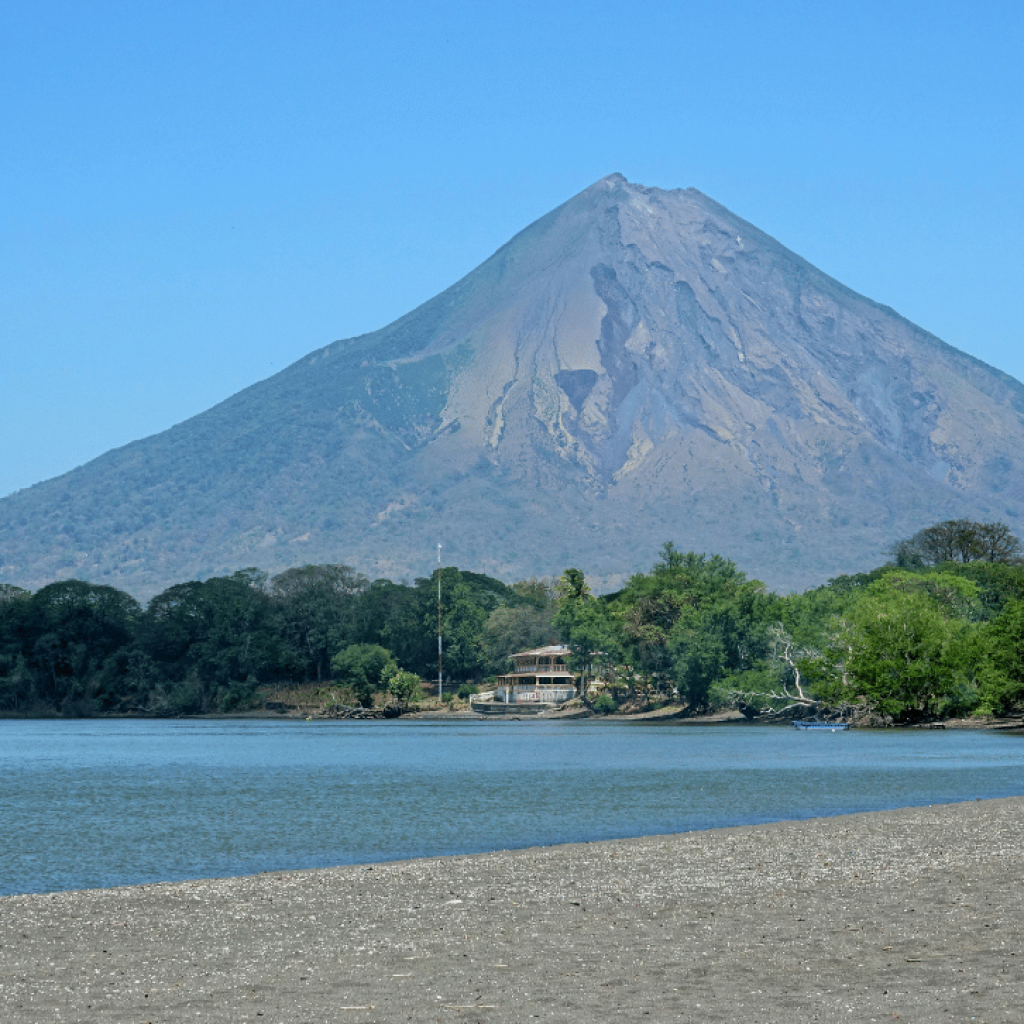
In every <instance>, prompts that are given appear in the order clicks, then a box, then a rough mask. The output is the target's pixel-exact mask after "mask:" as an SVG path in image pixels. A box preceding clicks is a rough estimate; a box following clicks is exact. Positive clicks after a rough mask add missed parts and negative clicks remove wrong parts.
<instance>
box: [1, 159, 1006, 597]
mask: <svg viewBox="0 0 1024 1024" xmlns="http://www.w3.org/2000/svg"><path fill="white" fill-rule="evenodd" d="M1022 459H1024V386H1022V385H1021V384H1020V383H1019V382H1017V381H1016V380H1014V379H1013V378H1011V377H1009V376H1008V375H1006V374H1004V373H1001V372H999V371H998V370H995V369H993V368H991V367H989V366H986V365H985V364H984V363H982V362H980V361H979V360H977V359H974V358H972V357H971V356H968V355H967V354H965V353H963V352H960V351H958V350H957V349H954V348H952V347H951V346H949V345H946V344H945V343H943V342H942V341H940V340H939V339H937V338H935V337H934V336H932V335H930V334H928V333H927V332H925V331H923V330H921V329H920V328H918V327H916V326H914V325H913V324H911V323H909V322H908V321H906V320H904V319H903V318H902V317H899V316H898V315H897V314H895V313H894V312H893V311H892V310H890V309H887V308H886V307H883V306H880V305H878V304H877V303H874V302H872V301H871V300H869V299H866V298H864V297H863V296H860V295H858V294H857V293H855V292H853V291H851V290H850V289H848V288H846V287H844V286H843V285H841V284H840V283H839V282H837V281H835V280H833V279H832V278H830V277H828V276H827V275H826V274H824V273H822V272H821V271H819V270H817V269H816V268H815V267H813V266H811V265H810V264H809V263H807V262H806V261H805V260H803V259H801V258H800V257H798V256H796V255H795V254H793V253H791V252H790V251H789V250H787V249H786V248H785V247H783V246H782V245H780V244H779V243H778V242H777V241H775V240H774V239H772V238H770V237H769V236H768V235H765V234H764V233H763V232H761V231H759V230H758V229H757V228H755V227H753V226H752V225H750V224H748V223H747V222H746V221H743V220H742V219H740V218H739V217H736V216H735V215H734V214H732V213H730V212H729V211H728V210H726V209H725V208H724V207H722V206H720V205H719V204H718V203H715V202H714V201H712V200H710V199H708V198H707V197H706V196H704V195H702V194H701V193H699V192H697V191H695V190H693V189H685V190H675V191H663V190H660V189H655V188H646V187H644V186H641V185H636V184H631V183H629V182H627V181H626V179H625V178H623V177H622V176H621V175H617V174H615V175H611V176H609V177H607V178H604V179H602V180H601V181H599V182H596V183H595V184H594V185H592V186H591V187H590V188H588V189H586V190H584V191H583V192H581V193H580V194H579V195H577V196H575V197H574V198H573V199H571V200H569V201H568V202H567V203H565V204H564V205H562V206H560V207H558V208H557V209H556V210H553V211H552V212H551V213H549V214H547V215H546V216H544V217H542V218H541V219H540V220H538V221H536V222H535V223H534V224H532V225H530V226H529V227H528V228H526V229H525V230H524V231H522V232H520V233H519V234H518V235H516V236H515V237H514V238H513V239H512V240H511V241H509V242H508V243H507V244H506V245H504V246H503V247H502V248H501V249H499V250H498V251H497V252H496V253H495V254H494V255H493V256H492V257H490V259H488V260H486V261H485V262H484V263H482V264H481V265H480V266H479V267H478V268H477V269H476V270H474V271H472V272H471V273H470V274H468V275H467V276H466V277H464V278H463V279H462V280H461V281H459V282H457V283H456V284H454V285H453V286H452V287H451V288H449V289H447V290H446V291H444V292H442V293H441V294H440V295H438V296H436V297H435V298H433V299H431V300H430V301H428V302H426V303H424V304H423V305H422V306H420V307H419V308H417V309H415V310H413V311H412V312H410V313H408V314H406V315H405V316H404V317H401V318H400V319H399V320H396V321H395V322H394V323H392V324H389V325H388V326H386V327H384V328H382V329H381V330H379V331H375V332H373V333H371V334H365V335H361V336H359V337H356V338H351V339H348V340H345V341H339V342H335V343H334V344H331V345H328V346H326V347H325V348H322V349H319V350H317V351H315V352H312V353H311V354H310V355H309V356H307V357H305V358H304V359H301V360H299V361H298V362H296V363H294V364H293V365H291V366H289V367H288V368H286V369H285V370H284V371H282V372H281V373H279V374H277V375H275V376H274V377H271V378H269V379H268V380H265V381H262V382H261V383H258V384H255V385H253V386H252V387H250V388H247V389H246V390H244V391H242V392H240V393H238V394H237V395H235V396H233V397H232V398H229V399H227V400H226V401H225V402H222V403H220V404H219V405H217V406H215V407H213V408H212V409H210V410H208V411H207V412H205V413H202V414H201V415H199V416H196V417H194V418H192V419H190V420H188V421H186V422H184V423H182V424H179V425H178V426H176V427H174V428H172V429H171V430H168V431H165V432H163V433H161V434H157V435H155V436H153V437H150V438H146V439H144V440H141V441H137V442H135V443H133V444H130V445H127V446H125V447H124V448H120V449H117V450H114V451H111V452H108V453H107V454H105V455H103V456H102V457H100V458H98V459H96V460H94V461H93V462H91V463H89V464H88V465H86V466H83V467H81V468H79V469H77V470H75V471H73V472H71V473H68V474H65V475H64V476H61V477H58V478H56V479H53V480H50V481H47V482H45V483H42V484H39V485H37V486H36V487H32V488H29V489H27V490H25V491H21V492H18V493H17V494H14V495H11V496H10V497H8V498H5V499H3V500H2V501H0V581H3V582H11V583H16V584H19V585H22V586H37V585H40V584H41V583H44V582H47V581H49V580H51V579H54V578H60V577H66V576H78V577H82V578H86V579H90V580H93V581H96V582H107V583H111V584H113V585H115V586H120V587H123V588H125V589H128V590H130V591H132V592H135V593H138V594H141V595H148V594H151V593H155V592H156V591H158V590H160V589H162V588H163V587H165V586H167V585H169V584H170V583H173V582H178V581H180V580H183V579H187V578H192V577H195V576H198V577H205V576H209V575H215V574H221V573H224V572H228V571H231V570H232V569H235V568H239V567H242V566H248V565H256V566H260V567H263V568H267V569H270V570H279V569H282V568H284V567H286V566H289V565H295V564H299V563H302V562H319V561H323V562H327V561H330V562H346V563H348V564H351V565H354V566H355V567H357V568H358V569H360V570H361V571H363V572H365V573H367V574H368V575H371V576H385V575H386V576H391V577H392V578H402V577H412V576H416V575H425V574H428V573H429V572H430V570H431V567H432V556H433V554H434V553H435V552H436V544H437V543H438V542H441V543H442V544H444V553H445V560H446V562H449V563H455V564H458V565H459V566H460V567H462V568H466V569H472V570H474V571H480V572H486V573H489V574H492V575H497V576H500V577H502V578H505V579H512V578H520V577H523V576H528V575H533V574H552V573H556V572H560V571H561V570H562V569H563V568H565V567H566V566H568V565H578V566H579V567H581V568H583V569H584V570H585V571H587V572H588V574H591V575H592V576H593V577H594V580H595V582H596V583H597V585H598V586H602V585H603V586H614V585H617V584H618V583H619V582H621V581H622V580H623V579H624V577H625V576H627V575H628V574H629V573H631V572H633V571H636V570H639V569H642V568H646V567H648V566H649V564H650V563H651V562H652V561H653V560H654V558H655V556H656V552H657V550H658V548H659V547H660V545H661V544H662V543H663V542H664V541H666V540H672V541H674V542H675V543H676V545H677V546H678V547H680V548H683V549H694V550H698V551H708V552H711V551H715V552H718V553H721V554H724V555H726V556H728V557H730V558H733V559H734V560H735V561H737V563H738V564H739V565H740V566H741V568H744V569H745V570H746V571H748V572H749V573H750V574H751V575H756V576H758V578H761V579H763V580H764V581H765V582H766V583H768V584H769V585H771V586H773V587H779V588H802V587H805V586H808V585H812V584H814V583H818V582H822V581H824V580H825V579H826V578H828V577H830V576H834V575H836V574H839V573H841V572H848V571H858V570H860V569H863V568H867V567H870V566H873V565H876V564H878V563H879V562H880V561H882V560H883V558H884V551H885V549H886V548H887V547H888V545H890V544H891V543H892V542H893V541H895V540H897V539H899V538H901V537H904V536H909V535H910V534H912V533H914V532H916V530H918V529H919V528H921V527H922V526H925V525H928V524H929V523H932V522H935V521H938V520H940V519H945V518H953V517H958V516H965V517H968V518H974V519H978V520H982V521H995V520H998V521H1003V522H1006V523H1007V524H1008V525H1010V526H1011V528H1012V529H1014V530H1015V532H1017V533H1018V534H1019V533H1021V532H1022V530H1024V484H1022V480H1024V477H1022V474H1021V468H1022V466H1021V461H1022Z"/></svg>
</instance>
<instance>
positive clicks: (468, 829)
mask: <svg viewBox="0 0 1024 1024" xmlns="http://www.w3.org/2000/svg"><path fill="white" fill-rule="evenodd" d="M1022 794H1024V740H1022V738H1020V737H1016V736H1004V735H998V734H993V733H988V732H980V731H964V732H960V731H952V730H949V731H912V732H903V731H867V730H865V731H860V730H853V731H851V732H847V733H831V732H825V733H814V732H797V731H796V730H794V729H789V728H778V727H747V726H738V727H723V726H689V725H688V726H679V725H675V726H673V725H664V724H662V725H653V724H650V725H644V724H639V723H636V724H631V723H622V722H593V721H590V722H580V723H572V722H557V723H556V722H551V723H543V722H537V721H532V722H511V721H493V720H492V721H470V722H454V721H448V722H424V721H409V722H400V721H399V722H298V721H267V720H262V719H260V720H226V721H224V720H220V721H210V720H197V721H188V720H186V721H181V720H176V721H161V722H150V721H123V720H118V721H103V720H100V721H96V720H86V721H45V722H26V721H0V895H9V894H11V893H24V892H50V891H56V890H59V889H80V888H92V887H97V886H114V885H126V884H134V883H140V882H153V881H173V880H180V879H186V878H202V877H221V876H226V875H240V874H250V873H255V872H258V871H268V870H281V869H288V870H291V869H296V868H307V867H325V866H329V865H337V864H352V863H365V862H371V861H382V860H395V859H404V858H408V857H424V856H434V855H443V854H455V853H474V852H480V851H485V850H501V849H513V848H519V847H526V846H535V845H549V844H552V843H565V842H580V841H587V840H595V839H611V838H620V837H626V836H639V835H651V834H658V833H667V832H683V831H688V830H692V829H705V828H713V827H717V826H723V825H736V824H752V823H757V822H765V821H775V820H782V819H794V818H809V817H818V816H824V815H834V814H846V813H850V812H853V811H863V810H880V809H885V808H893V807H903V806H911V805H923V804H933V803H946V802H952V801H958V800H971V799H975V798H979V797H980V798H986V797H998V796H1012V795H1022Z"/></svg>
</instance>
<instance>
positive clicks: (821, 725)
mask: <svg viewBox="0 0 1024 1024" xmlns="http://www.w3.org/2000/svg"><path fill="white" fill-rule="evenodd" d="M793 728H794V729H827V730H828V731H829V732H846V730H847V729H849V728H850V723H849V722H794V723H793Z"/></svg>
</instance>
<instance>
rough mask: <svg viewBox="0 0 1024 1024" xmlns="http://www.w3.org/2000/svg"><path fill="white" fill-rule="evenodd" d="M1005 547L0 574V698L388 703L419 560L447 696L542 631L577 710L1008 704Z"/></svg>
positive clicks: (419, 585)
mask: <svg viewBox="0 0 1024 1024" xmlns="http://www.w3.org/2000/svg"><path fill="white" fill-rule="evenodd" d="M1020 552H1021V545H1020V542H1019V541H1018V539H1017V538H1016V537H1014V536H1013V535H1012V534H1010V533H1009V531H1008V530H1007V529H1006V527H1004V526H1002V524H998V523H997V524H984V523H971V522H969V521H965V520H953V521H948V522H945V523H940V524H937V525H936V526H934V527H929V528H927V529H925V530H922V531H920V532H919V533H918V534H915V535H914V537H911V538H908V539H907V540H905V541H901V542H899V543H897V544H896V545H894V546H893V548H892V550H891V554H892V560H891V561H890V562H888V563H887V564H885V565H883V566H880V567H878V568H875V569H872V570H870V571H868V572H865V573H862V574H858V575H854V576H840V577H837V578H835V579H833V580H830V581H829V582H828V584H826V585H825V586H822V587H818V588H815V589H813V590H809V591H806V592H805V593H802V594H788V595H779V594H774V593H771V592H769V591H768V590H767V589H766V588H765V587H764V586H763V584H761V583H759V582H758V581H757V580H753V579H748V578H747V576H746V575H745V574H744V573H743V572H742V571H741V570H740V569H739V568H738V567H737V566H736V565H735V564H734V563H733V562H731V561H730V560H729V559H727V558H725V557H723V556H721V555H717V554H713V555H706V554H702V553H701V554H698V553H695V552H692V551H691V552H684V551H681V550H679V549H677V548H676V547H675V545H674V544H672V543H667V544H665V545H664V547H663V548H662V550H661V553H660V555H659V557H658V559H657V561H656V562H655V564H654V565H653V566H652V567H651V568H650V570H649V571H647V572H638V573H636V574H635V575H633V576H632V577H631V578H630V579H629V581H628V582H627V584H626V586H625V587H623V588H622V590H620V591H619V592H617V593H614V594H606V595H600V596H597V595H594V594H593V593H592V592H591V588H590V586H589V584H588V582H587V578H586V574H585V571H584V570H582V569H579V568H576V567H572V568H568V569H566V570H565V572H564V573H563V574H562V575H561V577H560V578H558V579H554V580H538V579H532V580H520V581H517V582H514V583H512V584H506V583H503V582H501V581H500V580H496V579H493V578H491V577H488V576H484V575H481V574H478V573H472V572H466V571H463V570H459V569H457V568H454V567H447V568H443V569H439V570H438V571H437V572H435V573H434V574H433V576H431V577H429V578H424V579H418V580H416V581H415V582H414V583H412V584H402V583H394V582H392V581H390V580H386V579H381V580H374V581H371V580H369V579H368V578H367V577H365V576H363V575H361V574H360V573H359V572H357V571H356V570H355V569H353V568H351V567H349V566H345V565H305V566H299V567H296V568H293V569H288V570H286V571H285V572H282V573H279V574H278V575H276V576H272V577H271V576H268V574H266V573H264V572H261V571H260V570H258V569H245V570H242V571H240V572H236V573H233V574H231V575H229V576H222V577H213V578H211V579H207V580H203V581H198V580H192V581H188V582H184V583H179V584H176V585H174V586H172V587H170V588H168V589H167V590H165V591H164V592H163V593H161V594H158V595H157V596H156V597H154V598H153V599H152V600H151V601H150V602H149V603H148V604H147V605H146V606H145V607H143V606H142V605H140V604H139V603H138V602H137V601H136V600H135V599H134V598H132V597H131V596H130V595H128V594H126V593H123V592H122V591H119V590H117V589H115V588H113V587H109V586H104V585H98V584H93V583H89V582H86V581H83V580H63V581H60V582H55V583H51V584H49V585H47V586H44V587H42V588H41V589H39V590H38V591H36V592H34V593H32V592H29V591H27V590H22V589H20V588H18V587H14V586H10V585H2V586H0V714H2V715H8V716H40V715H66V716H82V715H97V714H142V715H182V714H202V713H210V712H225V711H232V710H238V709H245V708H249V707H254V706H259V701H260V698H259V691H260V688H261V687H267V686H271V685H283V684H299V683H316V684H319V685H326V684H330V685H332V686H336V687H340V688H341V689H342V690H343V691H344V692H345V693H346V694H347V695H348V697H349V698H350V699H351V700H353V701H354V702H358V703H360V704H363V705H367V706H369V705H370V704H372V703H374V701H376V700H379V699H382V698H383V697H384V695H386V698H387V699H390V700H392V701H396V702H398V703H399V704H400V705H401V706H402V707H405V706H407V705H408V704H409V703H410V702H414V701H415V700H417V699H419V698H420V697H421V696H422V685H423V683H424V681H427V680H436V678H437V670H438V662H437V635H438V582H439V581H438V572H439V573H440V590H441V611H442V619H441V623H440V629H441V635H442V639H443V645H444V665H443V671H444V677H445V688H446V690H448V691H449V692H454V691H455V690H456V689H459V687H460V686H461V688H462V692H464V693H465V692H469V690H470V689H471V687H472V686H473V685H474V684H484V683H485V682H486V680H487V679H488V678H491V677H493V676H494V675H496V674H499V673H501V672H503V671H505V670H506V669H507V667H508V656H509V655H510V654H511V653H512V652H514V651H517V650H524V649H528V648H531V647H536V646H541V645H544V644H548V643H552V642H559V641H560V642H564V643H567V644H568V645H569V646H570V649H571V652H572V653H571V666H572V668H573V669H574V671H576V672H578V673H579V674H580V676H581V677H582V679H583V680H584V683H585V685H586V686H587V687H588V694H587V699H588V701H589V702H590V703H591V704H592V706H594V707H595V708H596V709H597V710H599V711H611V710H615V709H616V708H620V707H623V706H626V707H629V708H634V709H635V708H638V707H647V706H657V705H659V704H664V703H674V704H678V705H680V706H683V707H685V708H687V709H688V710H690V711H691V712H694V713H699V712H702V711H708V710H713V709H717V708H724V707H734V708H739V709H740V710H741V711H743V713H744V714H747V715H750V716H752V717H753V716H771V715H776V714H779V713H794V712H799V713H813V714H826V715H834V714H847V713H857V714H868V715H873V716H875V718H876V719H877V720H878V721H880V722H887V723H889V722H891V723H906V722H914V721H921V720H925V719H930V718H935V717H943V716H951V715H967V714H1000V715H1005V714H1010V713H1013V712H1015V711H1021V710H1024V668H1022V666H1024V564H1022V560H1021V554H1020Z"/></svg>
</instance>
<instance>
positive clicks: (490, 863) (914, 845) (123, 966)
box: [0, 798, 1024, 1024]
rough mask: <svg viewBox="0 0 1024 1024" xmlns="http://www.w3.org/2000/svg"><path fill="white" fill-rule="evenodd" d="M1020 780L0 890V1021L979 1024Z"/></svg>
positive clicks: (1010, 947) (1015, 853)
mask: <svg viewBox="0 0 1024 1024" xmlns="http://www.w3.org/2000/svg"><path fill="white" fill-rule="evenodd" d="M1022 851H1024V798H1012V799H1005V800H989V801H978V802H972V803H963V804H950V805H942V806H933V807H926V808H918V809H906V810H898V811H886V812H878V813H870V814H857V815H851V816H847V817H839V818H829V819H817V820H814V821H806V822H785V823H780V824H773V825H762V826H753V827H744V828H731V829H717V830H713V831H707V832H692V833H686V834H682V835H677V836H658V837H648V838H644V839H637V840H621V841H615V842H601V843H591V844H581V845H571V846H559V847H551V848H545V849H530V850H520V851H514V852H502V853H491V854H483V855H478V856H470V857H450V858H434V859H428V860H418V861H405V862H400V863H392V864H377V865H373V866H369V865H364V866H356V867H344V868H334V869H329V870H320V871H302V872H294V873H278V874H263V875H256V876H252V877H246V878H231V879H217V880H204V881H195V882H182V883H175V884H166V885H147V886H133V887H126V888H121V889H108V890H88V891H82V892H67V893H57V894H51V895H33V896H10V897H6V898H3V899H0V1020H3V1021H5V1022H8V1024H21V1022H36V1021H81V1022H86V1021H88V1022H116V1024H127V1022H140V1024H141V1022H153V1024H172V1022H173V1024H178V1022H181V1021H185V1020H197V1021H210V1022H221V1021H224V1022H228V1021H230V1022H233V1024H237V1022H242V1021H258V1022H262V1024H298V1022H311V1024H312V1022H323V1021H332V1022H333V1021H342V1022H346V1024H349V1022H351V1024H360V1022H369V1021H416V1022H419V1021H429V1022H435V1021H440V1022H447V1021H453V1022H455V1021H473V1022H480V1021H483V1022H495V1024H496V1022H513V1021H515V1022H521V1021H530V1020H553V1021H588V1020H589V1021H618V1020H650V1021H694V1022H698V1021H735V1022H744V1024H757V1022H780V1024H781V1022H786V1024H793V1022H803V1021H838V1020H844V1021H858V1022H861V1021H865V1022H866V1021H892V1020H903V1021H913V1022H923V1021H978V1022H996V1021H1005V1022H1010V1021H1013V1022H1019V1021H1020V1020H1021V1019H1022V1013H1024V1011H1022V1009H1021V1008H1022V1007H1024V886H1022V880H1024V852H1022Z"/></svg>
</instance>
